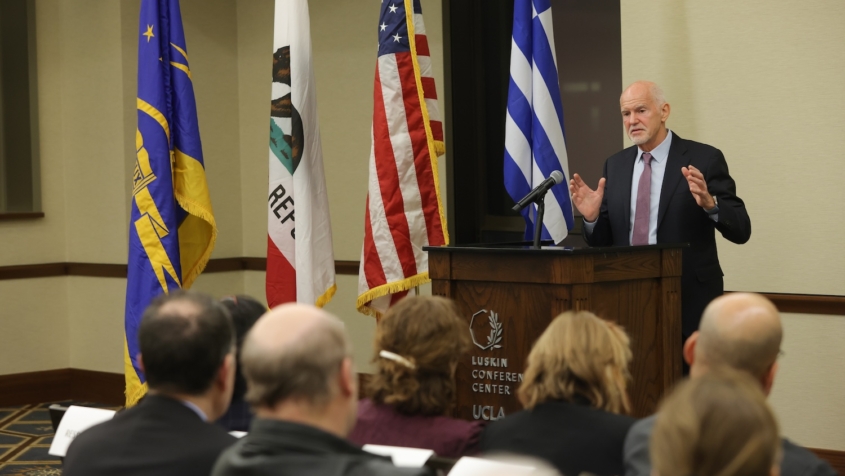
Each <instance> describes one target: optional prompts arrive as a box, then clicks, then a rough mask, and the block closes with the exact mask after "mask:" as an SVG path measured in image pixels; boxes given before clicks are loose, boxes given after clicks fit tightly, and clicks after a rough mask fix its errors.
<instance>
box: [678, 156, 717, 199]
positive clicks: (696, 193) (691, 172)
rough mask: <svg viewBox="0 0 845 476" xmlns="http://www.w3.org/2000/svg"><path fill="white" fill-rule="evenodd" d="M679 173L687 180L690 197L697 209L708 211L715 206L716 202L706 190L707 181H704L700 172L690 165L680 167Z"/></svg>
mask: <svg viewBox="0 0 845 476" xmlns="http://www.w3.org/2000/svg"><path fill="white" fill-rule="evenodd" d="M681 173H682V174H684V177H685V178H686V179H687V183H688V184H689V191H690V192H692V197H693V198H694V199H695V203H697V204H698V206H699V207H701V208H703V209H705V210H710V209H712V208H714V207H715V206H716V201H715V200H714V199H713V196H712V195H710V192H709V191H708V190H707V181H706V180H704V175H703V174H702V173H701V171H700V170H698V169H697V168H695V167H693V166H692V165H690V166H689V167H681Z"/></svg>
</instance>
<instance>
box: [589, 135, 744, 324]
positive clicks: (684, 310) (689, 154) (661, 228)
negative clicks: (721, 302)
mask: <svg viewBox="0 0 845 476" xmlns="http://www.w3.org/2000/svg"><path fill="white" fill-rule="evenodd" d="M636 158H637V147H636V146H633V147H629V148H627V149H625V150H623V151H621V152H618V153H616V154H614V155H612V156H611V157H610V158H608V159H607V161H606V162H605V163H604V172H603V173H602V176H603V177H604V178H605V179H606V180H607V183H606V184H605V192H604V199H603V200H602V204H601V211H600V213H599V218H598V222H597V223H596V226H595V228H594V229H593V233H592V234H590V236H589V237H588V236H587V235H584V237H585V239H586V240H587V243H589V244H590V246H628V245H630V244H631V243H630V238H629V236H628V234H629V231H630V228H631V222H630V220H631V185H632V177H633V174H634V161H635V160H636ZM690 165H692V166H693V167H695V168H697V169H698V170H700V171H701V173H702V174H703V175H704V179H705V180H706V181H707V189H708V192H710V194H711V195H713V196H714V197H716V198H717V199H718V201H719V221H718V222H714V221H713V220H712V219H711V218H710V217H709V216H708V215H707V213H705V212H704V210H702V209H701V207H699V206H698V205H697V204H696V203H695V198H693V195H692V193H691V192H690V190H689V185H688V184H687V181H686V179H685V178H684V175H683V173H681V167H688V166H690ZM716 230H718V231H719V232H720V233H721V234H722V236H724V237H725V239H727V240H729V241H732V242H734V243H745V242H746V241H748V239H749V238H750V237H751V219H750V218H749V217H748V212H747V211H746V209H745V203H743V201H742V200H741V199H740V198H739V197H737V195H736V182H734V179H733V178H731V175H730V174H729V173H728V164H727V162H726V161H725V156H724V155H723V154H722V152H721V151H720V150H719V149H716V148H715V147H712V146H709V145H706V144H701V143H699V142H693V141H691V140H685V139H682V138H680V137H678V135H677V134H675V133H674V132H673V133H672V142H671V144H670V145H669V157H668V159H667V161H666V171H665V173H664V175H663V184H662V185H661V188H660V204H659V206H658V209H657V243H689V248H686V249H685V250H684V256H683V265H682V266H683V270H682V276H681V316H682V321H683V323H682V327H683V329H682V331H683V335H684V337H685V338H686V337H689V336H690V335H692V333H693V332H695V331H696V330H698V322H699V320H700V319H701V314H702V312H704V308H705V307H707V304H709V303H710V301H712V300H713V299H715V298H717V297H719V296H721V295H722V293H723V292H724V286H725V285H724V280H723V278H722V276H724V273H722V268H721V267H720V265H719V255H718V254H717V252H716Z"/></svg>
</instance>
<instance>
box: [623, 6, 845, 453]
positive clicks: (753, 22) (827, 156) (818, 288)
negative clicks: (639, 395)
mask: <svg viewBox="0 0 845 476" xmlns="http://www.w3.org/2000/svg"><path fill="white" fill-rule="evenodd" d="M621 5H622V74H623V82H624V83H625V84H628V83H630V82H632V81H635V80H637V79H651V80H653V81H656V82H658V83H659V84H661V85H662V86H663V88H664V89H665V92H666V95H667V99H668V100H669V102H670V104H671V105H672V114H671V117H670V119H669V126H670V128H671V129H673V130H674V131H675V132H677V133H678V134H679V135H680V136H682V137H684V138H687V139H693V140H697V141H700V142H704V143H708V144H711V145H714V146H716V147H718V148H720V149H721V150H722V151H723V152H724V153H725V156H726V157H727V160H728V164H729V166H730V168H731V174H732V175H733V176H734V178H735V179H736V181H737V190H738V194H739V196H740V197H742V198H743V199H744V200H745V201H746V203H747V206H748V211H749V214H750V216H751V222H752V229H753V232H752V235H751V240H750V241H749V242H748V243H747V244H745V245H742V246H738V245H734V244H732V243H729V242H727V241H725V240H720V242H719V254H720V257H721V262H722V267H723V268H724V271H725V286H726V288H727V289H730V290H748V291H766V292H782V293H808V294H835V295H845V248H843V247H842V246H841V241H842V237H843V236H845V207H843V206H842V203H843V202H844V201H845V187H842V185H841V181H840V180H839V177H842V176H843V175H845V160H842V151H843V150H845V133H843V131H845V115H843V114H842V109H843V108H844V107H845V81H843V80H842V78H843V77H844V76H845V48H843V45H845V29H843V28H842V25H843V24H845V3H842V2H841V1H838V0H820V1H816V2H810V3H808V2H802V1H798V0H779V1H776V2H767V1H762V0H757V1H745V2H736V1H729V0H716V1H710V2H678V1H675V0H646V1H632V0H622V2H621ZM784 325H785V329H786V337H785V342H784V349H785V350H786V356H785V358H783V359H782V362H781V370H780V373H779V376H778V380H777V382H776V384H775V390H774V393H773V395H772V399H771V401H772V404H773V406H774V408H775V410H776V412H777V413H778V416H779V417H780V421H781V423H782V425H783V430H784V432H785V434H786V435H787V436H789V437H792V438H794V439H795V440H796V441H798V442H799V443H802V444H806V445H810V446H814V447H821V448H834V449H840V450H842V449H845V429H844V428H845V425H844V424H843V419H845V411H843V409H842V396H843V394H845V393H843V390H845V388H844V387H845V372H843V370H842V362H845V346H843V345H842V342H845V341H843V340H842V336H843V334H845V316H844V317H837V316H810V315H798V314H788V315H785V316H784Z"/></svg>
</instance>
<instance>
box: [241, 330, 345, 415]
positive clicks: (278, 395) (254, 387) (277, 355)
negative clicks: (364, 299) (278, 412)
mask: <svg viewBox="0 0 845 476" xmlns="http://www.w3.org/2000/svg"><path fill="white" fill-rule="evenodd" d="M253 331H254V328H253ZM251 334H252V331H251V332H250V334H248V335H247V337H246V340H245V342H244V346H243V350H242V351H241V363H242V365H243V371H244V376H245V377H246V381H247V384H248V390H247V393H246V396H245V399H246V401H247V402H249V403H250V404H251V405H253V406H264V407H274V406H275V405H276V404H277V403H279V402H282V401H284V400H288V399H292V398H294V399H302V400H305V401H307V402H308V403H310V404H312V405H316V406H321V405H324V404H326V403H328V401H329V400H330V399H331V398H332V397H333V396H334V395H335V392H337V389H336V388H335V387H334V385H333V384H332V380H333V378H334V377H335V376H336V375H337V373H338V372H339V371H340V368H341V364H342V363H343V361H344V359H346V358H348V357H350V355H351V353H352V346H351V344H350V343H349V339H348V337H347V336H346V331H345V329H344V327H343V323H341V322H340V321H339V320H338V319H337V318H335V317H332V316H326V317H325V318H323V319H320V322H318V323H316V324H315V325H314V326H313V327H311V328H309V329H307V330H306V331H305V332H303V335H302V336H301V337H300V338H298V339H296V340H293V341H291V342H290V343H288V344H286V345H284V346H281V347H276V348H272V349H271V348H267V347H265V346H262V345H259V344H258V343H256V342H255V339H253V338H251V337H252V336H251Z"/></svg>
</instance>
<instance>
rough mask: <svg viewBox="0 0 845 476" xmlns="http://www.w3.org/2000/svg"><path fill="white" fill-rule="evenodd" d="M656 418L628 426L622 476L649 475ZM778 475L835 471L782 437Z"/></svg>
mask: <svg viewBox="0 0 845 476" xmlns="http://www.w3.org/2000/svg"><path fill="white" fill-rule="evenodd" d="M656 420H657V419H656V416H655V415H652V416H650V417H647V418H643V419H642V420H640V421H638V422H637V423H635V424H634V426H632V427H631V430H630V431H629V432H628V436H627V437H626V438H625V476H651V455H650V454H649V446H648V445H649V441H650V440H651V432H652V430H653V429H654V422H655V421H656ZM781 443H782V444H783V455H782V456H783V458H782V459H781V462H780V476H836V471H834V470H833V468H831V467H830V465H829V464H827V462H825V461H822V460H821V459H820V458H819V457H818V456H816V455H814V454H813V453H812V452H811V451H810V450H808V449H806V448H802V447H800V446H798V445H796V444H794V443H792V442H791V441H789V440H787V439H786V438H783V439H782V440H781Z"/></svg>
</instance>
